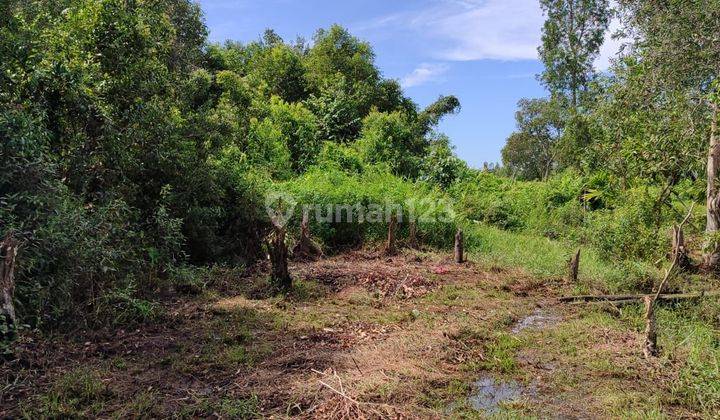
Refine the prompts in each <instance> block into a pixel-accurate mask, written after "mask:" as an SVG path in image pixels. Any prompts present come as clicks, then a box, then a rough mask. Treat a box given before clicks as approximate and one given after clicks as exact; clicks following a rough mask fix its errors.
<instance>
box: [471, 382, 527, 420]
mask: <svg viewBox="0 0 720 420" xmlns="http://www.w3.org/2000/svg"><path fill="white" fill-rule="evenodd" d="M534 394H535V389H534V387H530V388H527V387H524V386H522V385H520V384H518V383H517V382H515V381H512V380H511V381H507V382H503V381H496V380H495V379H494V378H491V377H484V378H480V379H478V380H477V382H475V383H474V384H473V392H472V394H471V395H470V397H469V398H468V401H469V402H470V405H471V406H472V407H473V408H474V409H475V410H478V411H484V412H485V413H487V414H495V413H498V412H499V411H500V405H501V404H503V403H507V402H512V401H517V400H519V399H521V398H522V397H523V395H531V396H532V395H534Z"/></svg>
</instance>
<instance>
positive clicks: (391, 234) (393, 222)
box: [385, 215, 397, 256]
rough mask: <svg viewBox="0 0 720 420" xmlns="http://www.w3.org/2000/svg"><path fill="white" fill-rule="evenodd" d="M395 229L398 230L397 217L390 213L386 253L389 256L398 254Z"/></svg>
mask: <svg viewBox="0 0 720 420" xmlns="http://www.w3.org/2000/svg"><path fill="white" fill-rule="evenodd" d="M395 230H397V218H396V217H395V216H393V215H390V223H389V224H388V236H387V242H386V243H385V255H387V256H392V255H395V254H397V246H396V245H395Z"/></svg>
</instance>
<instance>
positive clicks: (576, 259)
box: [568, 249, 580, 283]
mask: <svg viewBox="0 0 720 420" xmlns="http://www.w3.org/2000/svg"><path fill="white" fill-rule="evenodd" d="M579 269H580V250H579V249H578V250H577V252H576V253H575V254H574V255H573V256H572V257H570V262H569V263H568V281H569V282H570V283H577V280H578V271H579Z"/></svg>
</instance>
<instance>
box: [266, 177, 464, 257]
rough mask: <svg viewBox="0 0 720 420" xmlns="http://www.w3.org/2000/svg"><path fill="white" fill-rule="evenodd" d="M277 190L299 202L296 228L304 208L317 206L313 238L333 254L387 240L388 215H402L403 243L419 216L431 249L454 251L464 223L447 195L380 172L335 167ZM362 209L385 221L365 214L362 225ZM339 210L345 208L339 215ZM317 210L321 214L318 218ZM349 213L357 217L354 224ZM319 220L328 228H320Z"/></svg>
mask: <svg viewBox="0 0 720 420" xmlns="http://www.w3.org/2000/svg"><path fill="white" fill-rule="evenodd" d="M276 188H277V189H278V190H279V191H283V192H285V193H288V194H290V195H291V196H292V197H293V198H294V199H295V200H296V201H297V207H296V208H295V213H294V216H293V219H292V223H293V225H294V226H297V224H298V223H299V220H301V218H302V211H303V207H304V206H308V205H309V206H311V209H312V210H311V213H310V216H311V217H310V221H311V226H312V230H313V234H314V235H316V236H317V237H318V238H319V239H320V240H321V241H322V242H323V244H324V245H325V246H326V248H327V249H328V250H331V251H338V250H342V249H343V248H347V247H352V246H358V245H360V244H362V243H365V242H377V241H381V240H384V239H385V238H386V236H387V229H388V226H387V216H386V214H385V212H386V211H389V212H392V213H393V214H396V212H398V211H399V212H402V214H403V219H402V221H401V223H400V224H399V233H398V236H399V237H405V236H406V235H407V233H408V232H407V229H408V227H409V221H410V218H411V217H412V216H411V215H412V214H414V215H415V217H416V218H417V230H418V235H419V236H420V237H421V238H422V239H423V242H424V243H426V244H428V245H436V246H448V245H449V244H451V242H452V240H453V239H452V238H453V235H454V233H455V229H456V226H457V220H458V219H457V217H456V215H455V213H454V211H453V208H452V205H451V203H450V202H449V201H448V198H447V197H446V196H445V195H444V194H442V193H441V192H440V191H438V190H436V189H435V188H433V187H431V186H429V185H426V184H424V183H413V182H407V181H404V180H402V179H400V178H398V177H396V176H394V175H392V174H390V173H388V172H386V171H385V170H383V169H380V168H373V167H368V169H367V170H366V171H364V172H362V173H359V174H357V173H347V172H344V171H342V170H340V169H337V168H332V167H318V168H314V169H311V170H310V171H308V172H307V173H306V174H305V175H303V176H301V177H299V178H296V179H293V180H291V181H288V182H286V183H282V184H279V185H277V186H276ZM356 205H361V206H363V208H364V209H369V210H370V211H372V210H373V206H380V207H381V208H382V212H383V214H382V217H381V219H382V221H381V222H380V223H376V222H373V221H372V219H373V218H377V215H378V213H377V212H375V213H374V215H373V214H371V213H370V212H365V216H366V220H365V221H364V222H361V221H360V219H359V215H360V212H359V211H358V207H355V206H356ZM338 206H343V207H342V208H340V213H339V214H338ZM316 208H317V209H320V211H319V213H320V214H319V215H317V216H316V214H315V213H316ZM328 209H332V210H333V211H332V212H329V211H328ZM348 212H349V214H351V216H352V217H351V218H350V219H349V218H348ZM318 216H319V218H320V219H321V220H322V223H318V222H317V219H318ZM349 220H352V221H351V222H350V221H349Z"/></svg>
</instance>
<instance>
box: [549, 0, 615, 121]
mask: <svg viewBox="0 0 720 420" xmlns="http://www.w3.org/2000/svg"><path fill="white" fill-rule="evenodd" d="M540 5H541V7H542V9H543V11H544V12H545V14H546V15H547V18H546V20H545V25H544V26H543V30H542V45H541V46H540V48H539V49H538V52H539V54H540V59H541V60H542V62H543V64H545V71H544V72H543V73H542V75H541V76H540V79H541V80H542V82H543V83H544V84H545V85H546V86H547V87H548V88H549V89H550V92H551V93H552V94H554V95H557V94H563V95H568V96H569V97H570V101H571V102H570V104H571V106H572V109H573V110H574V111H577V110H578V108H579V102H580V95H581V93H582V92H583V91H585V90H587V87H588V83H589V82H590V81H591V80H592V78H593V76H594V70H593V62H594V61H595V58H596V57H597V55H598V52H599V51H600V47H601V46H602V44H603V41H604V39H605V32H606V31H607V28H608V25H609V22H610V16H611V10H610V7H609V4H608V0H540Z"/></svg>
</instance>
